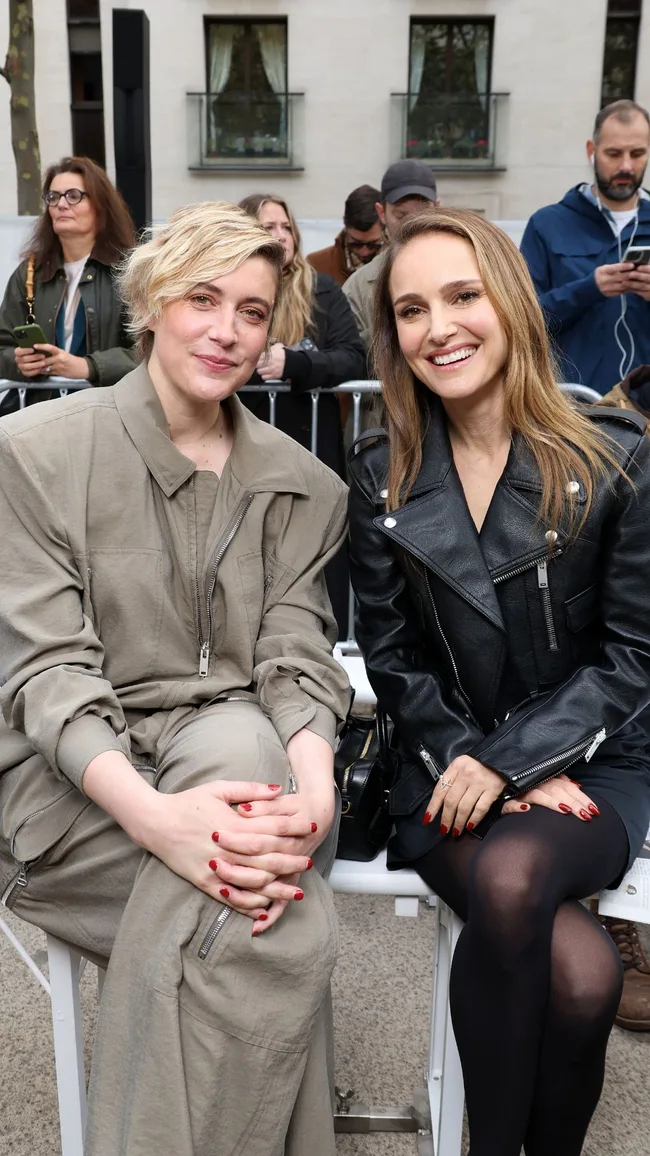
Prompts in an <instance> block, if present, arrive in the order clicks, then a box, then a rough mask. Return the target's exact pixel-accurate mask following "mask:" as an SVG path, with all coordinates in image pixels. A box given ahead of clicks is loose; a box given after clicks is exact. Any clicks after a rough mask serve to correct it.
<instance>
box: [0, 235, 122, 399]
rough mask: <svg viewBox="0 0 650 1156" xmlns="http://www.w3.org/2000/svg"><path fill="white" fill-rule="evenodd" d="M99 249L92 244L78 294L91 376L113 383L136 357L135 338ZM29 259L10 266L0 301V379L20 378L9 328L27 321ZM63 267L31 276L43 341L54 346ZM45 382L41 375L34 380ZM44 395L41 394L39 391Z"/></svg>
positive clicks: (99, 382)
mask: <svg viewBox="0 0 650 1156" xmlns="http://www.w3.org/2000/svg"><path fill="white" fill-rule="evenodd" d="M103 256H105V255H104V254H102V251H101V249H98V248H95V250H93V253H92V254H91V256H90V257H89V258H88V261H87V262H86V267H85V269H84V271H83V274H82V277H81V281H80V283H79V293H80V295H81V300H82V302H83V306H84V309H85V313H86V350H87V352H86V353H85V354H84V356H85V357H86V360H87V361H88V365H89V370H90V372H89V380H90V381H92V382H94V383H95V384H97V385H115V382H116V381H119V380H120V378H121V377H124V375H125V373H129V372H130V371H131V370H132V369H133V367H134V366H135V364H136V361H137V358H136V355H135V352H134V350H133V348H132V346H133V341H132V339H131V337H130V336H129V334H128V332H127V329H126V313H125V310H124V307H123V305H122V303H121V302H120V299H119V297H118V296H117V293H116V291H115V284H114V281H113V269H112V267H111V265H110V264H108V262H107V261H106V260H103V259H102V257H103ZM26 269H27V262H26V261H23V262H21V264H20V265H19V266H18V268H17V269H15V270H14V272H13V273H12V275H11V277H10V278H9V281H8V283H7V288H6V290H5V295H4V299H3V301H2V305H0V377H8V378H10V380H12V381H20V382H24V381H25V378H24V377H23V376H22V374H21V373H20V371H19V369H18V367H17V365H16V359H15V357H14V349H15V346H16V339H15V337H14V335H13V332H12V330H13V329H14V327H15V326H16V325H24V324H25V323H26V321H27V303H26V300H25V274H26ZM66 285H67V280H66V275H65V270H64V268H63V265H62V264H61V263H55V265H54V267H53V268H52V269H51V270H47V271H44V270H43V269H41V268H40V267H38V266H37V268H36V271H35V277H34V297H35V303H34V315H35V317H36V321H37V323H38V325H40V327H41V329H42V330H43V333H44V335H45V340H46V341H47V342H49V343H50V344H52V345H54V344H56V321H57V317H58V314H59V310H60V309H62V308H63V306H64V301H65V291H66ZM37 380H45V379H37ZM41 396H42V395H41Z"/></svg>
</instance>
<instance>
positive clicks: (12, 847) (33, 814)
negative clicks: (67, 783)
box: [9, 787, 72, 861]
mask: <svg viewBox="0 0 650 1156" xmlns="http://www.w3.org/2000/svg"><path fill="white" fill-rule="evenodd" d="M71 790H72V788H71V787H70V788H68V789H66V790H64V791H62V792H61V794H60V795H57V796H56V798H55V799H50V801H49V803H46V804H45V805H44V806H43V807H38V808H37V810H36V811H30V813H29V815H26V816H25V818H24V819H21V821H20V823H19V824H18V826H17V827H16V830H15V831H14V833H13V835H12V836H11V843H10V845H9V849H10V851H11V854H12V855H13V856H14V858H15V857H16V839H17V838H18V835H19V834H20V832H21V831H22V829H23V827H24V826H25V824H26V823H30V822H31V820H32V819H35V818H36V816H37V815H42V814H43V811H48V810H49V808H50V807H51V806H52V805H53V803H58V801H59V799H63V798H64V797H65V796H66V795H69V794H70V792H71ZM34 861H35V860H34Z"/></svg>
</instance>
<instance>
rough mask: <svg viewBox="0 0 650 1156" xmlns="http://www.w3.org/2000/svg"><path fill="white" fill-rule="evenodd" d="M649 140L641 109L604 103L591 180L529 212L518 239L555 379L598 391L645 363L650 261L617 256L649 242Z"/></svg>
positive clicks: (590, 150)
mask: <svg viewBox="0 0 650 1156" xmlns="http://www.w3.org/2000/svg"><path fill="white" fill-rule="evenodd" d="M649 148H650V117H649V115H648V113H647V112H646V110H645V109H644V108H642V107H641V106H640V105H638V104H636V103H635V102H634V101H632V100H617V101H615V102H614V103H613V104H609V105H607V106H606V107H605V108H603V109H601V111H600V112H599V113H598V116H597V117H596V124H595V127H594V135H593V140H590V141H588V142H587V156H588V158H589V161H590V163H591V164H592V165H593V175H594V183H593V184H592V185H589V184H588V183H585V184H583V185H578V186H577V187H576V188H574V189H571V190H570V191H569V192H568V193H567V195H566V196H565V197H564V199H563V200H562V201H560V202H559V204H556V205H548V206H547V207H546V208H544V209H539V210H538V212H536V213H533V216H532V217H531V218H530V220H529V222H528V225H527V226H526V231H525V233H524V236H523V240H522V243H521V251H522V253H523V255H524V257H525V258H526V261H527V263H528V268H529V269H530V272H531V276H532V278H533V281H534V283H535V288H536V289H537V293H538V295H539V300H540V303H541V305H542V308H543V309H544V314H545V316H546V321H547V325H548V329H549V332H550V334H551V336H552V337H553V338H554V339H555V343H556V347H557V352H558V354H559V357H560V379H561V380H562V381H571V382H581V383H582V384H583V385H589V386H591V388H592V389H595V390H597V391H598V393H602V394H604V393H607V392H608V390H610V389H612V388H613V386H614V385H615V384H616V382H618V381H620V380H621V379H622V378H624V377H626V376H627V375H628V374H629V373H630V371H631V370H633V369H635V368H636V366H638V365H643V364H644V363H650V265H636V266H635V265H634V264H632V263H630V262H629V261H627V262H626V261H624V259H623V258H624V256H625V253H626V251H627V249H628V247H629V245H630V243H631V242H633V243H634V246H635V247H637V246H644V245H646V246H650V195H649V194H648V193H647V192H646V191H645V190H644V189H643V188H642V182H643V177H644V175H645V170H646V165H647V163H648V150H649Z"/></svg>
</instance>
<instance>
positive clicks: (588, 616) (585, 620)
mask: <svg viewBox="0 0 650 1156" xmlns="http://www.w3.org/2000/svg"><path fill="white" fill-rule="evenodd" d="M598 603H599V599H598V587H597V585H596V583H594V584H593V586H588V587H587V589H586V590H583V591H582V592H581V593H580V594H576V595H574V597H573V598H569V599H567V601H566V602H565V609H566V618H567V624H568V627H569V630H572V631H573V632H574V634H575V633H577V631H578V630H583V629H584V627H585V626H589V623H590V622H593V621H594V619H595V618H596V617H597V616H598Z"/></svg>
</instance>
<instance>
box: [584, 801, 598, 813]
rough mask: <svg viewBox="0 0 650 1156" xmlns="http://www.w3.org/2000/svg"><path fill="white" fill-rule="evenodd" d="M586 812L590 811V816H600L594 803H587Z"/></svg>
mask: <svg viewBox="0 0 650 1156" xmlns="http://www.w3.org/2000/svg"><path fill="white" fill-rule="evenodd" d="M587 810H588V811H591V814H592V815H600V811H599V810H598V807H597V806H596V804H595V803H589V805H588V807H587Z"/></svg>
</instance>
